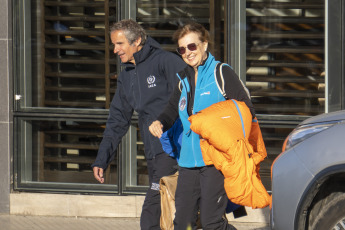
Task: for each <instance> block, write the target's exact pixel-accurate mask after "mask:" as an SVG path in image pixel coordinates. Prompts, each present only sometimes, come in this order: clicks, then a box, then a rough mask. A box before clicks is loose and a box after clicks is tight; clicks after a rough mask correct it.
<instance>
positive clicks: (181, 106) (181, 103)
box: [178, 96, 187, 111]
mask: <svg viewBox="0 0 345 230" xmlns="http://www.w3.org/2000/svg"><path fill="white" fill-rule="evenodd" d="M186 104H187V100H186V97H184V96H183V97H182V98H181V100H180V103H179V105H178V107H179V108H180V110H181V111H183V110H184V109H185V108H186Z"/></svg>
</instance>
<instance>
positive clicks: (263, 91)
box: [246, 0, 325, 116]
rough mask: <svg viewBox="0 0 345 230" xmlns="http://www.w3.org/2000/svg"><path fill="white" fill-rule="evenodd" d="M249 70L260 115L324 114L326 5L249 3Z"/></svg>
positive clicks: (296, 0)
mask: <svg viewBox="0 0 345 230" xmlns="http://www.w3.org/2000/svg"><path fill="white" fill-rule="evenodd" d="M246 21H247V30H246V38H247V39H246V51H247V54H246V55H247V59H246V68H247V77H246V81H247V87H248V88H249V89H250V92H251V95H252V100H253V103H254V104H255V109H256V111H257V113H260V114H284V115H308V116H311V115H316V114H320V113H323V112H325V50H324V46H325V3H324V1H323V0H321V1H320V0H310V1H300V0H290V1H281V0H270V1H266V0H265V1H263V0H262V1H258V0H255V1H254V0H247V4H246Z"/></svg>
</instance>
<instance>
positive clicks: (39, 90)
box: [17, 0, 119, 109]
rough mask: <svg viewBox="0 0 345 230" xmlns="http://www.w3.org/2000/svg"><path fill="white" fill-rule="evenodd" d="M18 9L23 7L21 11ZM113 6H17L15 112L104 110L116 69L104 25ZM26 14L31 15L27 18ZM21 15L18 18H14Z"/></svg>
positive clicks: (40, 1) (37, 2) (38, 2)
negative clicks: (18, 78) (18, 73)
mask: <svg viewBox="0 0 345 230" xmlns="http://www.w3.org/2000/svg"><path fill="white" fill-rule="evenodd" d="M21 4H23V5H21ZM117 4H118V3H117V1H109V0H103V1H69V0H68V1H66V0H63V1H45V0H33V1H25V2H23V3H18V5H19V7H20V8H21V12H26V13H25V14H22V15H21V16H19V17H20V21H21V22H22V23H23V24H25V26H23V27H20V28H19V30H20V32H19V33H18V35H19V36H20V37H21V40H22V42H21V43H20V49H19V50H18V51H19V55H21V56H22V57H25V59H22V60H21V63H20V68H21V69H22V71H23V73H22V74H23V75H24V76H25V78H22V79H21V82H20V86H21V87H20V88H19V92H17V94H18V95H20V97H21V99H20V107H19V108H27V107H59V108H93V109H104V108H109V104H110V101H111V98H112V95H113V94H114V92H115V90H116V78H117V72H118V71H119V70H118V65H117V59H116V58H115V55H114V54H113V52H112V48H111V45H110V37H109V23H112V22H114V21H115V20H116V17H117ZM29 12H30V13H29ZM19 15H20V14H19Z"/></svg>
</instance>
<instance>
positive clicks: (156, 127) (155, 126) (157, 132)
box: [149, 120, 163, 138]
mask: <svg viewBox="0 0 345 230" xmlns="http://www.w3.org/2000/svg"><path fill="white" fill-rule="evenodd" d="M149 130H150V132H151V134H152V135H153V136H155V137H158V138H161V136H162V134H163V125H162V123H161V122H160V121H158V120H157V121H154V122H152V124H151V125H150V126H149Z"/></svg>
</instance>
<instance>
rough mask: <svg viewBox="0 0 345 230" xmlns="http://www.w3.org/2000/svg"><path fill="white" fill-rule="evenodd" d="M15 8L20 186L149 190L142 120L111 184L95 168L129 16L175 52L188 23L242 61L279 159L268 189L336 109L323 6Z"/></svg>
mask: <svg viewBox="0 0 345 230" xmlns="http://www.w3.org/2000/svg"><path fill="white" fill-rule="evenodd" d="M236 4H237V5H236ZM14 9H15V12H14V20H13V21H16V22H18V23H16V24H15V25H14V28H13V31H14V43H15V44H14V47H15V49H14V57H15V65H14V75H15V83H16V88H15V94H16V103H15V113H14V114H15V119H14V122H15V126H16V130H15V137H16V138H15V146H18V148H16V149H15V153H16V155H15V156H16V159H15V160H16V163H17V164H16V165H15V170H17V171H16V172H17V175H18V177H17V180H16V181H17V183H16V186H17V187H16V188H19V189H49V190H57V191H59V190H66V191H71V190H72V191H87V192H92V191H95V192H111V193H114V192H115V193H120V194H121V193H143V192H145V190H146V189H147V186H148V178H147V169H146V160H145V156H144V150H143V143H142V138H141V137H140V132H139V131H138V124H137V116H136V115H135V116H134V117H133V120H132V124H131V126H130V129H129V131H128V133H127V134H126V136H125V137H124V138H123V140H122V142H121V144H120V146H119V148H118V154H117V158H116V159H115V160H114V161H113V162H112V164H111V166H110V167H109V169H108V171H107V173H106V184H104V185H101V184H98V182H97V181H96V180H95V179H94V178H93V175H92V171H91V170H92V169H91V167H90V165H91V163H92V162H93V161H94V159H95V158H96V155H97V150H98V145H99V143H100V141H101V139H102V133H103V130H104V128H105V123H106V118H107V115H108V108H109V104H110V102H111V99H112V97H113V95H114V93H115V91H116V80H117V76H118V74H119V72H120V71H121V69H120V66H119V61H118V58H116V56H115V55H114V54H113V50H112V46H111V42H110V36H109V25H111V24H112V23H113V22H115V21H117V20H119V19H121V18H129V17H130V18H133V19H135V20H136V21H138V22H139V23H140V24H141V25H142V26H143V27H144V28H145V29H146V31H147V33H148V34H149V35H150V36H152V37H153V38H154V39H156V40H157V41H158V42H159V43H160V44H161V45H162V48H163V49H166V50H169V51H171V52H175V49H176V45H175V44H174V43H173V41H172V39H171V37H172V35H173V33H174V31H175V30H176V29H177V27H178V26H179V25H180V24H182V23H183V22H186V21H189V20H194V21H197V22H199V23H201V24H203V25H204V26H205V27H206V28H207V29H208V30H209V32H210V35H211V41H210V42H211V46H210V51H211V53H212V54H213V55H214V56H215V57H216V59H217V60H220V61H223V62H227V63H229V64H232V65H233V66H234V69H235V71H237V72H238V74H239V75H240V77H241V79H242V80H243V81H245V82H246V85H247V87H248V88H249V90H250V92H251V95H252V101H253V103H254V106H255V109H256V112H257V115H258V118H259V121H260V123H261V128H262V133H263V136H264V140H265V143H266V147H267V150H268V154H269V156H268V159H266V160H265V161H264V162H263V164H262V167H261V171H260V173H261V175H262V178H263V181H264V183H265V186H266V188H269V183H270V177H269V174H270V165H271V163H272V161H273V159H274V158H275V157H276V156H277V154H279V153H280V152H281V146H282V143H283V141H284V139H285V137H286V136H287V135H288V133H289V132H290V131H291V130H292V129H293V128H294V127H295V125H296V124H298V123H299V122H300V121H301V120H303V119H305V118H306V117H308V116H312V115H316V114H320V113H322V112H324V111H325V107H326V106H327V105H326V102H325V82H326V81H325V77H327V76H326V75H325V49H324V47H325V1H324V0H304V1H302V0H247V1H241V0H236V1H226V0H214V1H209V0H198V1H196V0H188V1H173V0H154V1H152V0H137V1H136V0H130V1H127V0H126V1H125V0H52V1H47V0H32V1H19V0H16V1H14ZM224 12H226V13H224ZM242 13H243V14H242ZM242 33H243V34H244V36H242ZM239 34H240V36H239ZM230 57H231V59H230ZM233 63H235V64H233ZM238 65H239V66H240V67H241V68H242V69H244V71H242V70H241V71H238V70H239V68H238ZM334 82H335V81H333V84H334ZM334 85H336V83H335V84H334Z"/></svg>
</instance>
